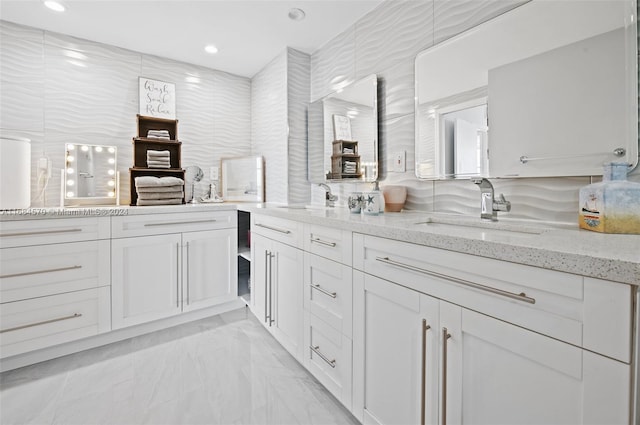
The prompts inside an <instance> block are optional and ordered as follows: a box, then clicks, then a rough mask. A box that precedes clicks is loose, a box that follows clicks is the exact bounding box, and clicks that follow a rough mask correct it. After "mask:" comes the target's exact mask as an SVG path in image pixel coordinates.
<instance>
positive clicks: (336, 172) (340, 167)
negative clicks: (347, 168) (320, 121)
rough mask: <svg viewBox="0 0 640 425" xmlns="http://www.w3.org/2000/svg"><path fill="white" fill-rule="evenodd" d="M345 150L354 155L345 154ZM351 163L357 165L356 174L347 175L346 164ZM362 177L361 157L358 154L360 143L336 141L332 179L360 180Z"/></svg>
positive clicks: (333, 153)
mask: <svg viewBox="0 0 640 425" xmlns="http://www.w3.org/2000/svg"><path fill="white" fill-rule="evenodd" d="M345 148H346V149H348V150H351V151H352V152H353V153H344V151H345ZM345 161H351V162H355V163H356V172H355V173H345V172H344V165H345V164H344V163H345ZM360 177H362V172H361V169H360V155H359V154H358V142H357V141H355V140H334V141H333V148H332V155H331V178H332V179H359V178H360Z"/></svg>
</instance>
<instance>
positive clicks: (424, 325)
mask: <svg viewBox="0 0 640 425" xmlns="http://www.w3.org/2000/svg"><path fill="white" fill-rule="evenodd" d="M438 305H439V302H438V300H436V299H434V298H431V297H428V296H426V295H422V294H420V293H418V292H415V291H412V290H410V289H407V288H404V287H402V286H399V285H395V284H392V283H389V282H387V281H384V280H382V279H379V278H376V277H373V276H370V275H365V274H363V273H360V272H355V273H354V315H353V322H354V331H353V332H354V336H353V344H354V358H353V359H354V361H353V367H354V383H353V385H354V398H353V407H354V410H353V412H354V414H355V416H356V417H357V418H359V419H360V420H361V421H362V423H364V424H418V423H434V424H435V423H436V422H437V419H438V412H437V408H438V404H437V397H438V394H437V390H438V375H437V371H438V364H437V361H438V360H437V348H438V346H437V345H438V344H437V332H435V331H436V330H437V329H438V328H439V325H438V308H439V307H438Z"/></svg>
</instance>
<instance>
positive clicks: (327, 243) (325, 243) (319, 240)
mask: <svg viewBox="0 0 640 425" xmlns="http://www.w3.org/2000/svg"><path fill="white" fill-rule="evenodd" d="M309 240H310V241H311V242H312V243H318V244H320V245H324V246H330V247H331V248H335V247H336V243H335V242H327V241H323V240H322V239H320V238H313V237H312V238H309Z"/></svg>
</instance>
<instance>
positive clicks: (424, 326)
mask: <svg viewBox="0 0 640 425" xmlns="http://www.w3.org/2000/svg"><path fill="white" fill-rule="evenodd" d="M429 329H431V325H428V324H427V320H426V319H422V381H421V383H420V394H421V397H420V425H426V418H427V406H426V401H425V400H426V398H427V331H428V330H429Z"/></svg>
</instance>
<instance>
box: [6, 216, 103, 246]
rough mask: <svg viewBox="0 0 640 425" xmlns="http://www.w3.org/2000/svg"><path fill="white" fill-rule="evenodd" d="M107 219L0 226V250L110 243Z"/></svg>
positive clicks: (48, 220)
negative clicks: (103, 240)
mask: <svg viewBox="0 0 640 425" xmlns="http://www.w3.org/2000/svg"><path fill="white" fill-rule="evenodd" d="M109 237H110V222H109V217H86V218H58V219H39V220H21V221H3V222H0V248H13V247H19V246H33V245H45V244H52V243H63V242H79V241H90V240H97V239H109Z"/></svg>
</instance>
